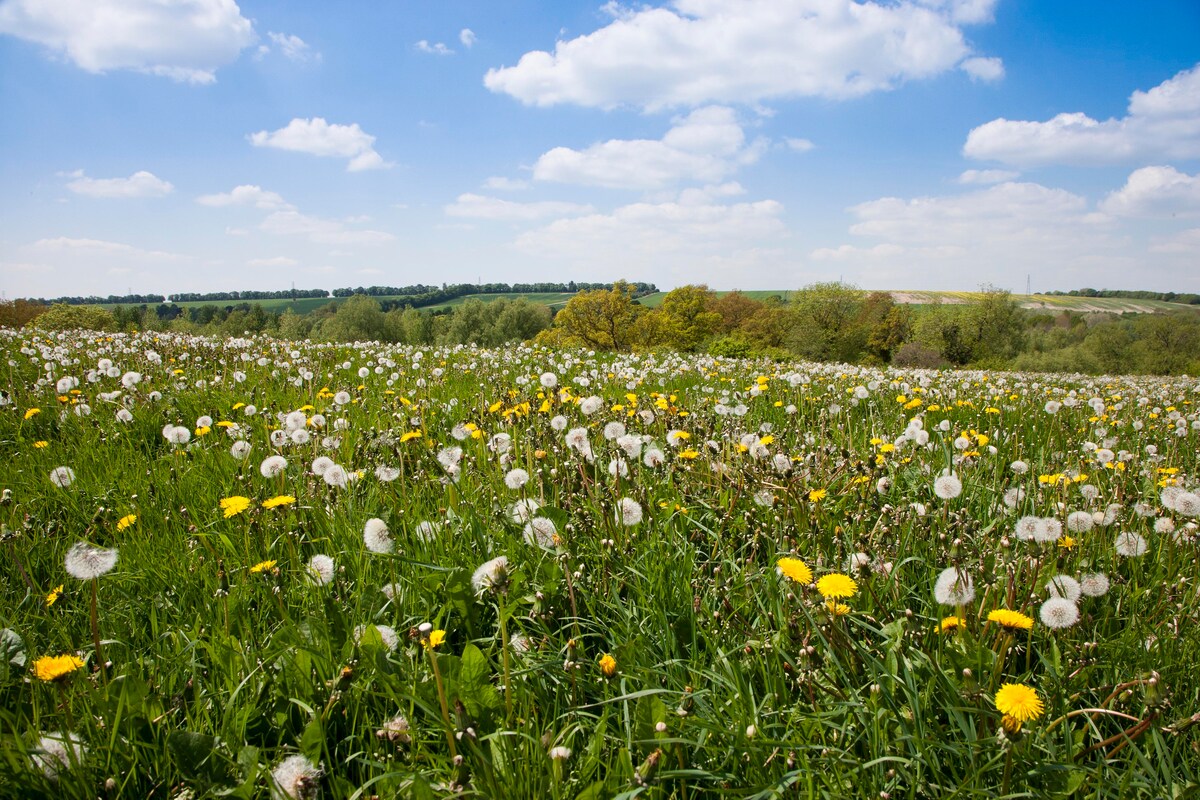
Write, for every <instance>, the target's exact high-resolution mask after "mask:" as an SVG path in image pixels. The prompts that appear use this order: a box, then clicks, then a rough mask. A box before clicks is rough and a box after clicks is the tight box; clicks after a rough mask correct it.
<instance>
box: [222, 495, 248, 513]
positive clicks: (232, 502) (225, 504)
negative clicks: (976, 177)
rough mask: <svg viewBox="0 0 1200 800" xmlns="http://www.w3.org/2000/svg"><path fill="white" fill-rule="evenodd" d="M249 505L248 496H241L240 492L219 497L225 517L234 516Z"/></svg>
mask: <svg viewBox="0 0 1200 800" xmlns="http://www.w3.org/2000/svg"><path fill="white" fill-rule="evenodd" d="M249 507H250V498H249V497H242V496H241V495H240V494H235V495H233V496H232V497H223V498H221V510H222V511H224V512H225V519H229V518H230V517H236V516H237V515H238V514H240V513H242V512H243V511H245V510H246V509H247V508H249Z"/></svg>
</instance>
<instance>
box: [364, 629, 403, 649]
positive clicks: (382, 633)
mask: <svg viewBox="0 0 1200 800" xmlns="http://www.w3.org/2000/svg"><path fill="white" fill-rule="evenodd" d="M372 628H374V629H375V631H376V632H377V633H378V634H379V638H380V639H382V640H383V646H384V647H386V648H387V650H388V652H389V653H390V652H393V651H395V649H396V647H397V646H398V645H399V644H400V636H399V634H397V633H396V629H395V628H393V627H391V626H390V625H356V626H355V627H354V641H355V642H357V643H360V644H361V643H362V638H363V636H364V635H366V633H367V631H369V630H370V629H372Z"/></svg>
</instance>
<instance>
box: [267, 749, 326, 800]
mask: <svg viewBox="0 0 1200 800" xmlns="http://www.w3.org/2000/svg"><path fill="white" fill-rule="evenodd" d="M320 779H321V770H319V769H317V767H316V765H314V764H313V763H312V762H311V761H309V760H308V759H307V758H305V757H304V756H301V755H295V756H288V757H287V758H285V759H284V760H283V761H281V762H279V765H278V766H276V767H275V769H273V770H271V780H272V782H273V784H274V785H273V786H272V788H271V797H272V798H274V800H313V798H315V797H316V796H317V793H318V791H319V790H320V784H319V781H320Z"/></svg>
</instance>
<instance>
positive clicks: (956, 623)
mask: <svg viewBox="0 0 1200 800" xmlns="http://www.w3.org/2000/svg"><path fill="white" fill-rule="evenodd" d="M966 624H967V621H966V620H965V619H963V618H962V617H946V618H945V619H943V620H942V621H941V622H939V623H938V626H937V632H938V633H953V632H954V631H956V630H958V629H959V628H961V627H964V626H965V625H966Z"/></svg>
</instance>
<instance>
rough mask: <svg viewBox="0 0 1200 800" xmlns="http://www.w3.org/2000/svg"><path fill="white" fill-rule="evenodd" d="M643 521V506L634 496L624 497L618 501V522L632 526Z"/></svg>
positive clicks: (628, 526)
mask: <svg viewBox="0 0 1200 800" xmlns="http://www.w3.org/2000/svg"><path fill="white" fill-rule="evenodd" d="M641 521H642V506H641V504H640V503H638V501H637V500H634V499H633V498H632V497H622V498H621V499H620V500H619V501H618V502H617V522H619V523H621V524H622V525H624V526H625V527H627V528H632V527H633V526H634V525H637V524H638V523H640V522H641Z"/></svg>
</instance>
